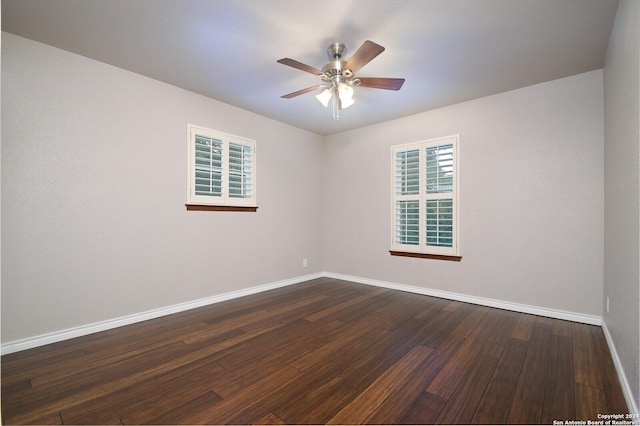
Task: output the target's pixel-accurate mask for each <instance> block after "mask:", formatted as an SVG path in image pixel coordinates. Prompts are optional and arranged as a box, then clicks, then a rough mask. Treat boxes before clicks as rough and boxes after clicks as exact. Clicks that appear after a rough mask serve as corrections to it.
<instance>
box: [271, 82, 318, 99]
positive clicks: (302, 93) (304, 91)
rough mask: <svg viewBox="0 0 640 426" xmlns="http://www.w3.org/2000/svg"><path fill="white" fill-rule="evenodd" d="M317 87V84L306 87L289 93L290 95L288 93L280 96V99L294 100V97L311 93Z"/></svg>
mask: <svg viewBox="0 0 640 426" xmlns="http://www.w3.org/2000/svg"><path fill="white" fill-rule="evenodd" d="M319 87H320V85H319V84H318V85H316V86H311V87H307V88H306V89H302V90H298V91H297V92H291V93H288V94H286V95H282V96H280V97H281V98H284V99H291V98H295V97H296V96H300V95H304V94H305V93H309V92H313V91H314V90H316V89H317V88H319Z"/></svg>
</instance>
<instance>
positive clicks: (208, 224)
mask: <svg viewBox="0 0 640 426" xmlns="http://www.w3.org/2000/svg"><path fill="white" fill-rule="evenodd" d="M2 110H3V115H2V207H3V211H2V341H3V342H10V341H14V340H17V339H22V338H27V337H33V336H37V335H41V334H44V333H49V332H54V331H60V330H65V329H68V328H71V327H77V326H83V325H87V324H90V323H94V322H99V321H104V320H110V319H114V318H118V317H121V316H125V315H131V314H136V313H140V312H145V311H147V310H151V309H156V308H162V307H166V306H171V305H175V304H179V303H183V302H187V301H192V300H196V299H200V298H205V297H209V296H212V295H218V294H222V293H226V292H230V291H234V290H238V289H245V288H250V287H253V286H258V285H263V284H267V283H272V282H277V281H279V280H284V279H289V278H292V277H297V276H303V275H307V274H312V273H314V272H315V273H319V272H321V271H322V270H323V266H324V261H323V259H322V256H323V251H322V221H323V218H322V205H323V200H322V193H323V191H322V185H323V182H322V155H323V145H322V142H323V141H322V138H321V137H320V136H317V135H314V134H311V133H309V132H306V131H303V130H299V129H296V128H294V127H291V126H287V125H284V124H282V123H279V122H276V121H273V120H270V119H267V118H264V117H261V116H258V115H255V114H252V113H250V112H247V111H244V110H240V109H237V108H234V107H231V106H229V105H226V104H223V103H220V102H217V101H215V100H212V99H208V98H205V97H202V96H199V95H196V94H194V93H191V92H188V91H185V90H181V89H178V88H176V87H173V86H169V85H166V84H163V83H160V82H157V81H155V80H151V79H149V78H146V77H142V76H140V75H137V74H133V73H130V72H127V71H124V70H121V69H118V68H115V67H111V66H108V65H105V64H103V63H100V62H96V61H92V60H90V59H87V58H84V57H82V56H78V55H74V54H71V53H68V52H65V51H62V50H58V49H54V48H51V47H49V46H45V45H42V44H39V43H35V42H32V41H29V40H26V39H23V38H19V37H16V36H13V35H10V34H6V33H3V36H2ZM188 122H191V123H194V124H198V125H201V126H206V127H210V128H214V129H218V130H222V131H225V132H229V133H232V134H237V135H241V136H245V137H248V138H252V139H255V140H257V143H258V145H257V156H258V165H257V167H258V170H257V173H258V179H259V180H258V182H257V184H258V188H257V191H258V192H257V197H258V206H259V208H258V212H257V213H226V212H187V211H186V209H185V202H186V188H187V176H186V165H187V163H186V162H187V159H186V158H187V157H186V155H187V145H186V144H187V123H188ZM303 257H306V258H308V260H309V266H308V267H307V268H306V269H305V268H302V258H303Z"/></svg>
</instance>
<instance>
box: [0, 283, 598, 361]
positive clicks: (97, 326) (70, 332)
mask: <svg viewBox="0 0 640 426" xmlns="http://www.w3.org/2000/svg"><path fill="white" fill-rule="evenodd" d="M322 277H327V278H335V279H340V280H345V281H351V282H356V283H360V284H368V285H373V286H377V287H384V288H389V289H393V290H400V291H406V292H410V293H418V294H423V295H427V296H434V297H440V298H443V299H450V300H457V301H460V302H468V303H474V304H476V305H483V306H489V307H493V308H500V309H507V310H510V311H516V312H524V313H528V314H534V315H542V316H546V317H551V318H559V319H563V320H568V321H576V322H582V323H586V324H592V325H601V324H602V318H600V317H596V316H592V315H584V314H578V313H574V312H566V311H558V310H554V309H548V308H541V307H537V306H530V305H522V304H517V303H511V302H504V301H501V300H494V299H487V298H482V297H475V296H468V295H464V294H459V293H452V292H448V291H442V290H434V289H427V288H422V287H415V286H410V285H406V284H398V283H392V282H386V281H379V280H373V279H370V278H362V277H356V276H352V275H343V274H336V273H332V272H322V273H315V274H310V275H303V276H299V277H294V278H290V279H287V280H283V281H277V282H273V283H269V284H264V285H260V286H256V287H251V288H248V289H243V290H238V291H232V292H229V293H224V294H219V295H216V296H211V297H206V298H203V299H198V300H193V301H190V302H185V303H179V304H177V305H172V306H167V307H163V308H158V309H153V310H150V311H146V312H141V313H137V314H132V315H127V316H124V317H119V318H115V319H111V320H107V321H101V322H96V323H92V324H88V325H83V326H79V327H74V328H69V329H66V330H61V331H56V332H52V333H47V334H42V335H39V336H35V337H29V338H26V339H21V340H15V341H12V342H7V343H3V344H2V346H1V347H0V352H1V353H2V354H3V355H6V354H10V353H13V352H19V351H23V350H26V349H31V348H35V347H38V346H43V345H48V344H50V343H56V342H60V341H63V340H68V339H73V338H75V337H81V336H86V335H88V334H91V333H97V332H100V331H105V330H110V329H113V328H116V327H122V326H125V325H129V324H134V323H137V322H141V321H147V320H150V319H154V318H158V317H162V316H165V315H170V314H175V313H178V312H183V311H186V310H189V309H194V308H199V307H201V306H206V305H211V304H214V303H219V302H224V301H226V300H230V299H235V298H238V297H243V296H248V295H251V294H256V293H260V292H263V291H267V290H272V289H276V288H279V287H285V286H289V285H293V284H298V283H301V282H304V281H309V280H312V279H316V278H322Z"/></svg>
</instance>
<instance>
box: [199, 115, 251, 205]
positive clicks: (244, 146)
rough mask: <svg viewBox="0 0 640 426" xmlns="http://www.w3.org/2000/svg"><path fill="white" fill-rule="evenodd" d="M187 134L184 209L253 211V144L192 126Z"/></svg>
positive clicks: (235, 137) (215, 131) (247, 140)
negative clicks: (243, 209)
mask: <svg viewBox="0 0 640 426" xmlns="http://www.w3.org/2000/svg"><path fill="white" fill-rule="evenodd" d="M188 130H189V144H188V146H189V155H188V159H189V165H188V173H189V177H188V193H187V208H188V209H190V210H218V209H216V208H215V207H220V209H219V210H235V208H238V210H241V209H242V208H248V209H250V210H253V211H255V209H256V207H257V206H256V142H255V141H254V140H251V139H246V138H241V137H238V136H233V135H229V134H226V133H223V132H219V131H217V130H211V129H205V128H202V127H198V126H194V125H192V124H190V125H189V126H188ZM207 206H209V207H213V208H210V209H209V208H206V207H207Z"/></svg>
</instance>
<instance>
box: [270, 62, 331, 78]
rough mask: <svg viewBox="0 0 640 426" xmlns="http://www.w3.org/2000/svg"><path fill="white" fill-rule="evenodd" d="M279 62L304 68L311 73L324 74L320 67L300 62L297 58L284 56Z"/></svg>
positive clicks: (303, 69) (300, 68)
mask: <svg viewBox="0 0 640 426" xmlns="http://www.w3.org/2000/svg"><path fill="white" fill-rule="evenodd" d="M277 62H278V63H279V64H282V65H288V66H290V67H293V68H297V69H299V70H302V71H306V72H308V73H311V74H313V75H320V74H322V71H320V70H319V69H317V68H314V67H312V66H309V65H306V64H303V63H302V62H298V61H296V60H295V59H291V58H282V59H280V60H278V61H277Z"/></svg>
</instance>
